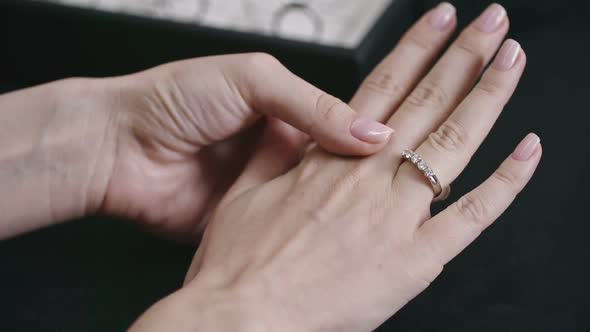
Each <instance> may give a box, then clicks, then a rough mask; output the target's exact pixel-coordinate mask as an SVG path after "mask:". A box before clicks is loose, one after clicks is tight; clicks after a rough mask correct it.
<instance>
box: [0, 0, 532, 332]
mask: <svg viewBox="0 0 590 332" xmlns="http://www.w3.org/2000/svg"><path fill="white" fill-rule="evenodd" d="M445 6H450V5H448V4H447V5H445ZM447 8H448V7H447ZM437 9H440V7H437ZM437 9H434V10H433V11H431V12H429V13H426V14H425V16H424V17H423V18H421V19H420V20H419V21H418V22H417V23H416V24H415V25H414V26H413V27H412V28H411V29H410V30H409V31H408V32H407V33H406V35H405V36H404V37H403V38H402V40H401V41H400V42H399V44H398V45H397V47H396V48H395V49H394V50H393V51H392V52H391V54H390V55H389V56H388V57H387V58H386V59H384V60H383V62H382V63H381V64H380V65H379V66H377V68H375V70H374V72H373V73H372V74H371V75H370V76H369V77H368V78H367V79H366V81H365V82H364V83H363V85H362V86H361V87H360V88H359V90H358V92H357V94H356V95H355V97H354V98H353V100H351V101H350V103H349V104H348V105H346V104H344V103H342V102H341V101H339V100H337V99H335V98H334V97H331V96H329V95H327V94H325V93H323V92H322V91H320V90H318V89H316V88H314V87H312V86H311V85H309V84H307V83H306V82H304V81H302V80H301V79H299V78H297V77H296V76H294V75H293V74H291V73H289V72H288V71H287V70H286V69H285V68H284V67H282V66H281V65H280V63H278V62H277V61H276V60H274V59H273V58H272V57H269V56H268V55H263V54H247V55H232V56H221V57H213V58H202V59H195V60H189V61H185V62H179V63H174V64H169V65H165V66H162V67H159V68H155V69H151V70H149V71H146V72H143V73H138V74H134V75H130V76H125V77H117V78H109V79H100V80H87V79H71V80H66V81H62V82H57V83H53V84H49V85H46V86H41V87H36V88H32V89H28V90H24V91H20V92H16V93H12V94H8V95H4V96H0V110H2V111H0V120H1V121H0V123H1V124H2V127H3V130H0V180H1V181H2V183H3V186H2V187H1V188H0V197H2V199H0V210H1V211H2V218H1V219H0V237H8V236H13V235H16V234H19V233H22V232H26V231H29V230H32V229H35V228H38V227H42V226H46V225H50V224H52V223H56V222H59V221H61V220H66V219H69V218H74V217H79V216H84V215H88V214H92V213H105V214H113V215H118V216H123V217H129V218H132V219H136V220H139V221H141V222H143V223H144V224H145V225H146V226H147V227H148V228H150V229H153V230H155V231H158V232H159V233H161V234H166V235H169V236H174V237H176V238H178V237H181V238H185V239H192V238H194V237H195V236H197V235H198V234H199V233H200V230H201V229H202V228H203V227H204V226H205V225H206V229H205V233H204V236H203V240H202V242H201V244H200V246H199V249H198V251H197V253H196V255H195V258H194V260H193V263H192V265H191V267H190V269H189V271H188V273H187V277H186V282H185V286H184V287H183V288H181V289H180V290H178V291H177V292H175V293H174V294H171V295H170V296H168V297H167V298H165V299H163V300H161V301H160V302H158V303H157V304H155V305H154V306H153V307H152V308H150V309H149V310H148V311H147V312H146V313H145V314H144V315H143V316H142V317H141V318H140V319H139V320H138V321H137V322H136V323H135V325H134V326H133V327H132V328H131V330H132V331H168V330H175V331H372V330H373V329H375V328H377V327H378V326H379V325H380V324H381V323H382V322H383V321H385V320H386V319H387V318H389V317H390V316H391V315H393V314H394V313H395V312H396V311H397V310H399V309H400V308H401V307H403V306H404V305H405V304H406V303H407V302H408V301H410V300H411V299H412V298H414V297H415V296H416V295H417V294H419V293H420V292H421V291H423V290H424V289H425V288H426V287H428V285H429V284H430V283H431V282H432V281H433V280H434V279H435V278H436V277H437V276H438V275H439V274H440V273H441V272H442V269H443V266H444V265H445V264H446V263H447V262H448V261H449V260H451V259H452V258H453V257H454V256H455V255H457V254H458V253H460V252H461V251H462V250H463V249H464V248H465V247H466V246H467V245H468V244H469V243H471V242H472V241H473V240H474V239H475V238H476V237H477V236H478V235H479V234H480V233H481V232H482V231H483V230H484V229H485V228H486V227H488V226H489V225H490V224H491V223H492V222H493V221H494V220H495V219H497V218H498V217H499V216H500V214H501V213H502V212H503V211H504V210H505V209H506V208H508V206H509V205H510V204H511V202H512V201H513V200H514V199H515V197H516V195H517V194H518V192H519V191H520V190H521V189H522V188H523V187H524V186H525V185H526V183H527V182H528V181H529V179H530V178H531V176H532V175H533V172H534V170H535V168H536V166H537V164H538V163H539V160H540V158H541V154H542V149H541V146H540V144H539V141H538V139H536V136H528V138H529V139H527V140H526V141H525V144H521V145H520V146H519V148H517V149H516V151H515V152H514V153H513V154H511V155H510V156H509V157H508V158H507V159H506V161H505V162H504V163H503V164H502V165H501V166H500V167H499V168H498V170H497V171H496V172H495V173H494V174H493V175H492V176H491V177H490V178H489V179H488V180H487V181H485V182H484V183H482V184H481V185H480V186H478V187H477V188H476V189H474V190H473V191H472V192H470V193H468V194H466V195H465V196H463V197H462V198H461V199H460V200H458V201H457V202H455V203H454V204H452V205H451V206H449V207H448V208H447V209H446V210H444V211H442V212H441V213H439V214H438V215H436V216H431V214H430V204H431V202H432V199H433V191H432V188H431V186H430V185H429V184H428V183H427V182H426V181H425V178H424V177H423V176H422V174H421V173H420V172H419V171H418V170H417V169H416V167H415V166H413V165H411V164H410V163H408V162H403V160H402V158H401V152H402V151H403V150H404V149H407V148H411V149H413V150H415V151H416V152H418V153H419V154H420V155H421V156H422V157H423V159H424V160H425V161H427V163H428V165H429V166H430V167H431V168H432V169H434V170H435V171H436V173H437V175H438V176H439V178H440V179H442V181H443V185H448V184H450V183H451V182H452V181H453V180H454V179H455V178H457V177H458V176H459V175H460V173H461V172H462V170H463V169H464V168H465V166H466V165H467V163H468V161H469V159H470V158H471V156H472V155H473V153H474V152H475V151H476V150H477V148H478V147H479V145H480V144H481V142H482V141H483V139H484V138H485V136H486V135H487V133H488V132H489V131H490V130H491V128H492V126H493V124H494V122H495V120H496V118H497V117H498V115H499V114H500V112H501V111H502V109H503V107H504V105H505V104H506V102H507V101H508V99H509V98H510V96H511V95H512V93H513V92H514V89H515V88H516V85H517V83H518V81H519V79H520V76H521V75H522V72H523V70H524V67H525V62H526V57H525V54H524V52H523V51H522V50H521V49H520V47H519V46H518V44H516V43H515V42H514V41H508V42H506V43H505V46H504V47H503V48H502V50H501V51H500V52H499V53H498V56H497V57H496V60H495V61H494V63H493V64H492V65H491V66H490V67H489V68H488V69H487V70H486V71H485V73H484V74H483V76H481V79H479V78H480V74H481V72H482V71H483V70H484V67H485V66H486V64H487V63H488V62H489V61H490V60H491V59H492V57H493V55H494V53H496V51H497V50H498V48H499V46H500V45H501V44H502V41H503V39H504V37H505V35H506V33H507V31H508V19H507V17H506V15H505V12H504V10H503V9H502V8H501V7H499V6H498V5H494V6H492V9H494V10H496V12H497V11H498V10H500V11H501V13H502V14H503V16H502V15H500V16H498V17H499V18H501V19H499V20H497V23H498V25H497V27H496V28H494V29H488V31H483V30H482V29H481V27H478V24H479V23H477V22H478V21H476V22H475V23H473V24H471V25H470V26H468V27H467V28H466V29H465V30H464V31H463V32H462V33H461V34H460V36H459V37H458V39H457V40H456V41H455V42H454V43H453V44H452V45H451V46H450V48H449V49H448V50H447V51H446V52H445V53H444V54H443V55H442V57H441V58H440V59H439V60H438V61H437V62H436V64H435V65H434V67H432V69H430V68H431V66H432V63H433V62H434V60H435V59H436V58H437V57H438V55H439V53H440V52H441V51H442V50H443V48H444V47H445V45H446V43H447V41H448V40H449V38H450V37H451V35H452V33H453V30H454V28H455V25H456V18H455V16H454V11H453V13H452V15H451V16H449V17H448V18H449V19H448V20H447V21H445V24H440V23H441V21H440V20H438V21H437V23H438V24H433V17H434V15H435V13H436V12H437ZM434 21H436V20H434ZM480 21H481V20H480ZM488 21H489V20H488ZM480 23H481V22H480ZM488 23H489V22H488ZM510 50H512V53H510V52H508V51H510ZM510 54H512V55H510ZM474 86H475V87H474ZM64 96H67V97H64ZM354 110H356V111H354ZM17 111H18V112H17ZM262 114H265V115H267V116H266V117H265V121H264V122H263V123H260V121H257V120H258V119H259V118H260V117H261V115H262ZM359 117H360V118H361V119H364V120H363V121H364V122H363V123H365V125H363V126H361V127H362V128H365V129H367V126H366V123H367V121H368V120H367V119H372V120H375V121H378V122H384V123H386V124H387V125H388V126H389V127H390V128H393V129H394V130H395V134H394V136H393V138H392V139H391V140H389V135H390V132H389V131H387V132H385V131H383V132H380V133H378V134H377V135H376V136H373V137H367V135H366V134H368V133H369V132H372V133H374V131H370V130H369V131H367V130H365V132H364V134H365V136H363V137H364V139H359V135H358V134H359V133H358V128H359V127H355V124H358V123H359V122H358V121H359V120H358V119H359ZM278 119H280V120H283V121H279V120H278ZM287 123H289V124H287ZM294 127H295V128H298V129H299V130H300V131H299V130H296V129H295V128H294ZM354 128H356V129H354ZM373 128H377V127H373ZM302 131H303V132H305V133H307V134H309V135H311V138H312V139H313V140H314V141H315V142H317V144H318V146H315V145H312V146H311V148H309V147H308V143H309V141H308V138H307V136H306V135H305V134H303V133H302ZM361 136H362V135H361ZM531 137H532V140H531V139H530V138H531ZM253 142H256V143H255V144H254V143H253ZM523 146H524V147H523ZM304 151H307V152H305V153H304ZM342 155H348V156H342ZM351 156H355V157H351ZM363 156H364V157H363ZM31 207H33V208H31Z"/></svg>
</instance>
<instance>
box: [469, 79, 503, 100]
mask: <svg viewBox="0 0 590 332" xmlns="http://www.w3.org/2000/svg"><path fill="white" fill-rule="evenodd" d="M475 90H476V91H477V92H478V93H479V94H482V95H485V96H489V97H492V98H498V97H500V96H502V95H503V94H504V93H503V91H504V89H503V88H502V86H500V84H498V82H495V81H493V80H490V79H485V78H484V79H482V80H481V81H479V83H477V85H476V86H475Z"/></svg>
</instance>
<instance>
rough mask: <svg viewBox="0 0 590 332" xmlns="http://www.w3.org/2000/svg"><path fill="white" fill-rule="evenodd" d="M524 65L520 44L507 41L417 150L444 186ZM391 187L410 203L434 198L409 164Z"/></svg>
mask: <svg viewBox="0 0 590 332" xmlns="http://www.w3.org/2000/svg"><path fill="white" fill-rule="evenodd" d="M525 64H526V56H525V54H524V52H523V51H522V50H521V48H520V45H519V44H518V43H517V42H515V41H514V40H507V41H506V42H505V43H504V45H503V46H502V48H501V49H500V51H499V52H498V55H497V56H496V59H495V60H494V62H493V64H492V65H491V66H490V68H489V69H488V70H487V71H486V73H485V74H484V75H483V76H482V79H481V80H480V82H479V83H478V84H477V85H476V87H475V88H474V89H473V91H472V92H471V93H470V94H469V96H467V98H465V100H464V101H463V102H462V103H461V104H460V105H459V106H458V107H457V110H456V111H455V112H453V114H451V116H450V117H449V118H448V119H447V120H446V121H445V122H444V123H443V124H442V125H441V126H440V127H439V128H438V130H437V131H436V132H434V133H432V134H430V135H429V136H428V139H426V141H424V143H422V145H420V147H419V148H418V149H417V151H416V152H417V153H418V155H420V156H421V157H422V159H423V160H424V162H425V163H426V164H427V165H428V166H430V168H431V169H433V170H434V171H435V173H436V175H437V176H438V178H439V179H440V181H441V183H442V185H443V186H446V185H449V184H450V183H451V182H452V181H453V180H454V179H455V178H456V177H457V176H458V175H459V174H460V173H461V172H462V171H463V169H464V168H465V167H466V166H467V163H468V162H469V160H470V159H471V157H472V156H473V154H474V153H475V151H476V150H477V149H478V148H479V146H480V145H481V143H482V142H483V140H484V139H485V137H486V136H487V134H488V132H489V131H490V130H491V128H492V126H493V125H494V122H495V121H496V119H497V118H498V116H499V115H500V113H501V111H502V109H503V108H504V105H505V104H506V103H507V102H508V100H509V99H510V97H511V96H512V93H513V92H514V90H515V88H516V85H517V83H518V81H519V79H520V77H521V75H522V72H523V70H524V67H525ZM394 184H395V185H397V186H399V187H398V188H399V190H400V194H401V195H403V196H404V197H406V198H407V201H408V202H414V203H413V204H419V205H420V206H423V204H424V202H425V201H426V202H430V201H431V200H432V198H433V192H432V188H431V187H430V186H429V185H428V183H427V182H425V179H424V178H423V176H422V174H421V173H420V172H419V171H418V170H417V169H416V167H415V166H414V165H412V164H411V163H404V164H403V165H402V166H401V167H400V169H399V172H398V176H397V177H396V178H395V180H394Z"/></svg>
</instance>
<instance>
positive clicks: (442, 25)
mask: <svg viewBox="0 0 590 332" xmlns="http://www.w3.org/2000/svg"><path fill="white" fill-rule="evenodd" d="M454 16H455V7H453V5H451V4H450V3H448V2H443V3H441V4H440V5H438V6H437V7H436V8H434V10H433V11H432V12H431V13H430V17H429V18H428V22H429V23H430V25H431V26H432V27H433V28H435V29H436V30H440V31H443V30H446V29H447V28H448V27H449V25H450V23H451V21H452V20H453V17H454Z"/></svg>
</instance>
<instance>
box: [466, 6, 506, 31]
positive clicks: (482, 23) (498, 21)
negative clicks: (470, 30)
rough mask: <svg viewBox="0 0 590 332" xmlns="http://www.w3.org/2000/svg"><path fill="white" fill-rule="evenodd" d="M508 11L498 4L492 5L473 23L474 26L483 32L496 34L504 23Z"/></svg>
mask: <svg viewBox="0 0 590 332" xmlns="http://www.w3.org/2000/svg"><path fill="white" fill-rule="evenodd" d="M505 18H506V10H505V9H504V7H502V6H500V5H499V4H497V3H494V4H491V5H490V6H489V7H488V8H487V9H486V10H485V11H484V12H483V13H482V14H481V15H479V17H478V18H477V19H476V20H475V22H473V25H474V26H475V27H476V28H477V29H478V30H479V31H481V32H488V33H489V32H494V31H496V30H497V29H498V28H499V27H500V26H501V25H502V22H504V19H505Z"/></svg>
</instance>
